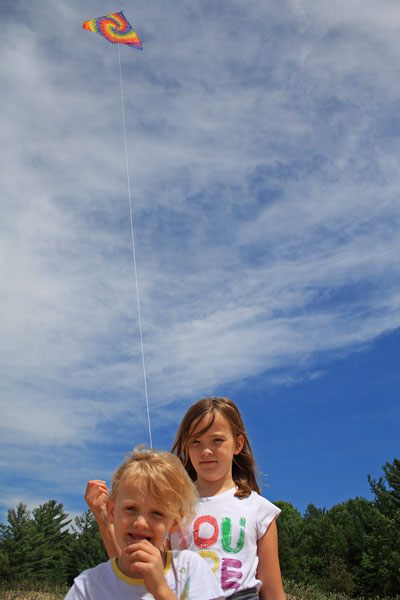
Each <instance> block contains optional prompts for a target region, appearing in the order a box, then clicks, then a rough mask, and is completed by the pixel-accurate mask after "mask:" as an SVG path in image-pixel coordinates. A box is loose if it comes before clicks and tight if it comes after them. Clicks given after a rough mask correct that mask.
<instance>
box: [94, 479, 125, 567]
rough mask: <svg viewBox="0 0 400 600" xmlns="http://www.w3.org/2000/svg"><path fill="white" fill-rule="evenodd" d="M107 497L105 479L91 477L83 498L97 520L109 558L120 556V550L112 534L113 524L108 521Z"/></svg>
mask: <svg viewBox="0 0 400 600" xmlns="http://www.w3.org/2000/svg"><path fill="white" fill-rule="evenodd" d="M107 498H108V487H107V485H106V483H105V481H100V480H99V479H93V480H92V481H88V484H87V486H86V494H85V500H86V502H87V504H88V506H89V508H90V510H91V511H92V513H93V515H94V518H95V519H96V521H97V525H98V526H99V530H100V533H101V537H102V538H103V543H104V546H105V548H106V551H107V554H108V557H109V558H114V556H117V557H118V556H120V554H121V550H120V548H119V547H118V544H117V542H116V540H115V536H114V526H113V525H112V523H109V522H108V517H107V512H106V502H107Z"/></svg>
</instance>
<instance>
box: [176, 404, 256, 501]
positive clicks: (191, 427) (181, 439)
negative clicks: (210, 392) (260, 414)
mask: <svg viewBox="0 0 400 600" xmlns="http://www.w3.org/2000/svg"><path fill="white" fill-rule="evenodd" d="M217 414H221V415H222V416H223V417H225V419H226V420H227V421H228V423H229V425H230V427H231V430H232V434H233V436H234V438H235V439H237V437H238V436H239V435H242V436H243V438H244V444H243V448H242V450H241V451H240V452H239V454H236V455H234V456H233V462H232V479H233V481H234V483H235V485H236V487H237V491H236V493H235V496H237V497H238V498H246V497H247V496H250V494H251V492H252V491H254V492H257V493H258V494H259V493H260V488H259V485H258V483H257V479H258V480H260V474H259V471H258V468H257V464H256V461H255V459H254V456H253V452H252V450H251V447H250V442H249V438H248V437H247V433H246V428H245V426H244V423H243V419H242V415H241V414H240V411H239V409H238V407H237V406H236V404H235V403H234V402H233V401H232V400H230V399H229V398H216V397H214V396H208V397H207V398H203V399H202V400H199V401H198V402H196V403H195V404H193V405H192V406H191V407H190V408H189V409H188V411H187V412H186V414H185V416H184V417H183V419H182V422H181V424H180V426H179V429H178V431H177V433H176V436H175V440H174V443H173V446H172V449H171V452H173V453H175V454H176V455H177V456H178V457H179V458H180V460H181V462H182V464H183V466H184V467H185V469H186V471H187V472H188V474H189V476H190V478H191V479H192V481H195V480H196V478H197V474H196V471H195V469H194V467H193V465H192V463H191V461H190V457H189V452H188V444H189V442H190V440H191V439H192V436H193V433H194V431H195V430H196V428H197V426H198V424H199V423H200V421H201V420H202V419H203V418H204V417H206V416H209V417H210V421H209V423H208V424H207V425H206V426H205V427H204V428H203V429H201V430H200V431H196V435H202V434H203V433H205V432H206V431H208V429H210V427H211V426H212V424H213V423H214V421H215V416H216V415H217Z"/></svg>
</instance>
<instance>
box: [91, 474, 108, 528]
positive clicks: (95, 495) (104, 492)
mask: <svg viewBox="0 0 400 600" xmlns="http://www.w3.org/2000/svg"><path fill="white" fill-rule="evenodd" d="M108 493H109V490H108V487H107V485H106V482H105V481H102V480H100V479H93V480H92V481H88V484H87V486H86V493H85V500H86V502H87V504H88V506H89V508H90V510H91V511H92V513H93V514H94V516H95V517H96V520H97V519H101V520H102V521H103V522H105V523H107V522H108V519H107V513H106V502H107V498H108Z"/></svg>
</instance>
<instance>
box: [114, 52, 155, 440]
mask: <svg viewBox="0 0 400 600" xmlns="http://www.w3.org/2000/svg"><path fill="white" fill-rule="evenodd" d="M117 46H118V63H119V81H120V86H121V108H122V124H123V130H124V144H125V162H126V178H127V182H128V199H129V214H130V220H131V240H132V257H133V271H134V275H135V287H136V302H137V309H138V319H139V333H140V347H141V350H142V366H143V381H144V395H145V398H146V410H147V424H148V428H149V441H150V448H151V447H152V446H153V443H152V439H151V426H150V411H149V398H148V394H147V381H146V366H145V360H144V346H143V334H142V319H141V316H140V298H139V282H138V276H137V268H136V250H135V236H134V233H133V211H132V199H131V185H130V177H129V161H128V145H127V142H126V127H125V110H124V93H123V86H122V68H121V50H120V47H119V46H120V43H119V42H118V43H117Z"/></svg>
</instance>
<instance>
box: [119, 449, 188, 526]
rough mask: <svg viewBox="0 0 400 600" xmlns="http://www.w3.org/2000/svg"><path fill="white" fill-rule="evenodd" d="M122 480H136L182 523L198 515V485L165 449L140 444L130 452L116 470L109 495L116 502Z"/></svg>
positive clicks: (145, 491) (144, 490) (178, 461)
mask: <svg viewBox="0 0 400 600" xmlns="http://www.w3.org/2000/svg"><path fill="white" fill-rule="evenodd" d="M122 482H135V483H138V484H139V487H141V488H142V489H143V492H144V493H146V494H149V495H150V496H151V497H152V498H154V499H155V500H156V501H157V502H159V503H160V504H161V503H162V504H163V506H164V507H165V510H166V511H168V513H169V514H171V515H173V516H174V518H176V519H177V521H178V523H179V524H183V523H189V522H190V521H191V520H192V519H193V518H194V515H195V507H196V504H197V501H198V498H197V492H196V488H195V487H194V485H193V482H192V481H191V480H190V478H189V476H188V474H187V473H186V471H185V469H184V468H183V466H182V463H181V461H180V460H179V459H178V458H177V457H176V456H174V455H173V454H171V453H170V452H165V451H163V450H154V449H152V448H150V449H146V448H144V447H143V446H137V447H136V448H134V450H133V451H132V452H130V453H129V454H127V455H126V458H125V461H124V462H123V463H122V465H120V466H119V467H118V469H117V470H116V471H115V473H114V475H113V478H112V483H111V491H110V495H109V498H110V500H112V501H113V502H115V499H116V496H117V494H118V489H119V487H120V485H121V483H122Z"/></svg>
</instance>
